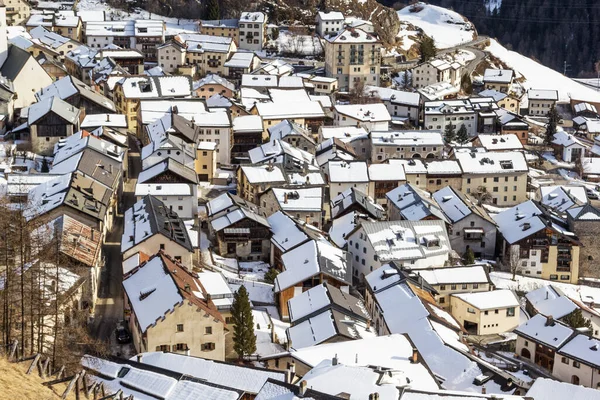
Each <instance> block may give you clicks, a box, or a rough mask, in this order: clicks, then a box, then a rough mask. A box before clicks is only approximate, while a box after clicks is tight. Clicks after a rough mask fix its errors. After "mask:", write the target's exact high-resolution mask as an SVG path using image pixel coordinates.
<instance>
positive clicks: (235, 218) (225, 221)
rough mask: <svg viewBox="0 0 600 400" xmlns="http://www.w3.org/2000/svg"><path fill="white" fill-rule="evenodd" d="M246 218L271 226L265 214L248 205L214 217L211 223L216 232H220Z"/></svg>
mask: <svg viewBox="0 0 600 400" xmlns="http://www.w3.org/2000/svg"><path fill="white" fill-rule="evenodd" d="M246 218H248V219H251V220H253V221H255V222H257V223H258V224H260V225H263V226H265V227H267V228H268V227H269V222H268V221H267V220H266V219H265V218H264V217H263V216H261V215H259V214H257V213H255V212H254V211H253V210H250V209H248V208H246V207H239V208H236V209H235V210H232V211H229V212H228V213H226V214H225V215H222V216H220V217H217V218H214V219H212V220H211V221H210V225H211V226H212V228H213V229H214V230H215V231H216V232H218V231H221V230H223V229H225V228H227V227H229V226H231V225H233V224H235V223H237V222H239V221H241V220H243V219H246Z"/></svg>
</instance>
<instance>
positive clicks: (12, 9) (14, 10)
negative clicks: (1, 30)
mask: <svg viewBox="0 0 600 400" xmlns="http://www.w3.org/2000/svg"><path fill="white" fill-rule="evenodd" d="M3 3H4V6H5V7H6V24H7V25H9V26H15V25H21V24H22V23H23V22H25V21H27V20H28V19H29V16H30V14H31V6H30V5H29V3H27V2H26V1H24V0H4V2H3Z"/></svg>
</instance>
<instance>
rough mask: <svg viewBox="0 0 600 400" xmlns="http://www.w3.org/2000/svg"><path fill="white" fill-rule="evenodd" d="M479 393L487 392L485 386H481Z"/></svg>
mask: <svg viewBox="0 0 600 400" xmlns="http://www.w3.org/2000/svg"><path fill="white" fill-rule="evenodd" d="M481 394H487V389H486V388H485V386H482V387H481Z"/></svg>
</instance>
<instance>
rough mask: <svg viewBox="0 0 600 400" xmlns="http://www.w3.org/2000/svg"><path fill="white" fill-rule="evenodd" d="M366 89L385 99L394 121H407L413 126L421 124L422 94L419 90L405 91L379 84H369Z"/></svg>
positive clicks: (384, 102)
mask: <svg viewBox="0 0 600 400" xmlns="http://www.w3.org/2000/svg"><path fill="white" fill-rule="evenodd" d="M365 91H366V92H367V93H369V95H371V96H373V97H379V98H380V99H381V100H382V101H383V104H385V106H386V107H387V109H388V112H389V113H390V115H391V117H392V120H393V121H401V122H405V121H407V122H408V123H409V124H410V125H412V126H417V125H418V124H419V118H420V116H421V115H420V114H421V113H420V110H421V95H420V94H419V92H404V91H402V90H395V89H390V88H384V87H379V86H367V87H366V88H365Z"/></svg>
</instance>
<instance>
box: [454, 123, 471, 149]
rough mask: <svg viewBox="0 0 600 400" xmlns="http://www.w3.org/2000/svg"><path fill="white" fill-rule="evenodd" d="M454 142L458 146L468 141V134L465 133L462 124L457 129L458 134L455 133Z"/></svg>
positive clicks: (465, 130)
mask: <svg viewBox="0 0 600 400" xmlns="http://www.w3.org/2000/svg"><path fill="white" fill-rule="evenodd" d="M456 141H457V142H458V143H460V144H465V143H467V142H468V141H469V134H468V133H467V128H466V127H465V125H464V124H462V125H461V126H460V128H458V132H457V133H456Z"/></svg>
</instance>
